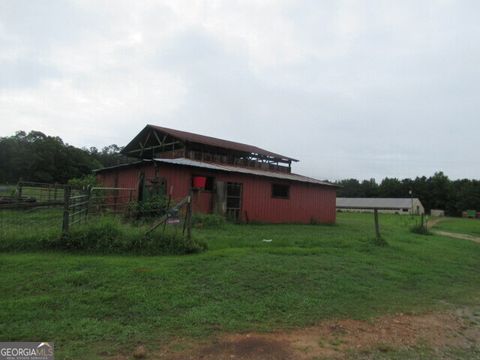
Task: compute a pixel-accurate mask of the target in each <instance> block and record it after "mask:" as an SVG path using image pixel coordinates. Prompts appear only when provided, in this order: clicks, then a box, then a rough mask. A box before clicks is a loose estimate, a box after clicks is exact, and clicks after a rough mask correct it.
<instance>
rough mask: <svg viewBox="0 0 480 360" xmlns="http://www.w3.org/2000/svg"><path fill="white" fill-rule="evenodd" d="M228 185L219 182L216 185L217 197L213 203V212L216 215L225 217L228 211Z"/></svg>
mask: <svg viewBox="0 0 480 360" xmlns="http://www.w3.org/2000/svg"><path fill="white" fill-rule="evenodd" d="M226 185H227V184H226V183H224V182H223V181H217V182H216V183H215V197H214V202H213V211H214V212H215V213H216V214H219V215H222V216H224V215H225V213H226V211H227V199H226V193H227V189H226Z"/></svg>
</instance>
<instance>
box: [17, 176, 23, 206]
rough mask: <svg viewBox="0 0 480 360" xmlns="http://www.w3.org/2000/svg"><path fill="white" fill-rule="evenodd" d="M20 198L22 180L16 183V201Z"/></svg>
mask: <svg viewBox="0 0 480 360" xmlns="http://www.w3.org/2000/svg"><path fill="white" fill-rule="evenodd" d="M20 200H22V182H21V181H19V182H18V183H17V201H20Z"/></svg>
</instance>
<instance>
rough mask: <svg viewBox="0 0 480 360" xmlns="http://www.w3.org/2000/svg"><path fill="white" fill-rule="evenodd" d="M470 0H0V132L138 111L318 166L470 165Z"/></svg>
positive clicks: (84, 125) (112, 124)
mask: <svg viewBox="0 0 480 360" xmlns="http://www.w3.org/2000/svg"><path fill="white" fill-rule="evenodd" d="M479 14H480V1H456V0H452V1H446V0H439V1H427V0H425V1H418V0H414V1H405V0H401V1H372V0H369V1H340V0H332V1H297V0H295V1H262V0H258V1H246V0H241V1H240V0H239V1H193V0H191V1H179V0H172V1H132V0H128V1H118V0H115V1H113V0H112V1H105V2H104V1H98V0H95V1H63V0H62V1H41V0H37V1H21V0H11V1H8V0H0V136H7V135H12V134H13V133H14V132H15V131H16V130H20V129H23V130H40V131H43V132H45V133H47V134H49V135H58V136H60V137H62V138H63V139H64V140H65V141H66V142H68V143H70V144H73V145H76V146H87V147H88V146H97V147H102V146H104V145H108V144H111V143H116V144H119V145H126V144H127V143H128V142H129V141H130V140H131V139H132V138H133V137H134V136H135V135H136V134H137V132H139V131H140V130H141V129H142V128H143V127H144V126H145V125H146V124H147V123H151V124H157V125H160V126H166V127H171V128H176V129H181V130H186V131H191V132H198V133H200V134H205V135H210V136H215V137H220V138H225V139H229V140H234V141H239V142H245V143H248V144H253V145H257V146H260V147H263V148H266V149H268V150H272V151H275V152H278V153H281V154H284V155H288V156H291V157H294V158H297V159H300V160H301V161H300V163H298V164H295V165H294V171H295V172H299V173H302V174H305V175H310V176H313V177H317V178H321V179H327V178H328V179H332V180H333V179H341V178H346V177H356V178H371V177H375V178H377V179H381V178H383V177H386V176H389V177H392V176H395V177H401V178H403V177H412V176H416V175H427V176H428V175H432V174H433V173H434V172H435V171H437V170H442V171H444V172H445V173H447V174H448V175H449V176H450V177H452V178H463V177H469V178H480V160H479V159H480V118H479V114H480V20H479Z"/></svg>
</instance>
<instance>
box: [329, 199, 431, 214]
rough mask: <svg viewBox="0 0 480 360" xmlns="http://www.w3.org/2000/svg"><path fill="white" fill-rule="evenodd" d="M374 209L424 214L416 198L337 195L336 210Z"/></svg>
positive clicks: (423, 209)
mask: <svg viewBox="0 0 480 360" xmlns="http://www.w3.org/2000/svg"><path fill="white" fill-rule="evenodd" d="M374 209H378V211H380V212H383V213H392V214H418V215H420V214H424V213H425V208H424V207H423V205H422V202H421V201H420V200H419V199H418V198H413V199H412V198H342V197H337V210H341V211H353V212H372V211H373V210H374Z"/></svg>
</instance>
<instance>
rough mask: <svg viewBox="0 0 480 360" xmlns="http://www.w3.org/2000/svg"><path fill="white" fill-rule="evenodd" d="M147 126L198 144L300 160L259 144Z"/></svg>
mask: <svg viewBox="0 0 480 360" xmlns="http://www.w3.org/2000/svg"><path fill="white" fill-rule="evenodd" d="M147 127H151V128H153V129H155V130H158V131H160V132H163V133H165V134H168V135H170V136H172V137H174V138H177V139H180V140H182V141H187V142H191V143H197V144H204V145H209V146H215V147H219V148H223V149H230V150H236V151H240V152H245V153H252V154H259V155H263V156H270V157H274V158H279V159H284V160H290V161H298V160H297V159H293V158H291V157H288V156H285V155H281V154H277V153H274V152H271V151H268V150H265V149H261V148H259V147H257V146H253V145H248V144H242V143H238V142H235V141H229V140H223V139H218V138H215V137H211V136H205V135H200V134H194V133H190V132H187V131H181V130H175V129H169V128H165V127H162V126H157V125H150V124H149V125H147Z"/></svg>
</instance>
